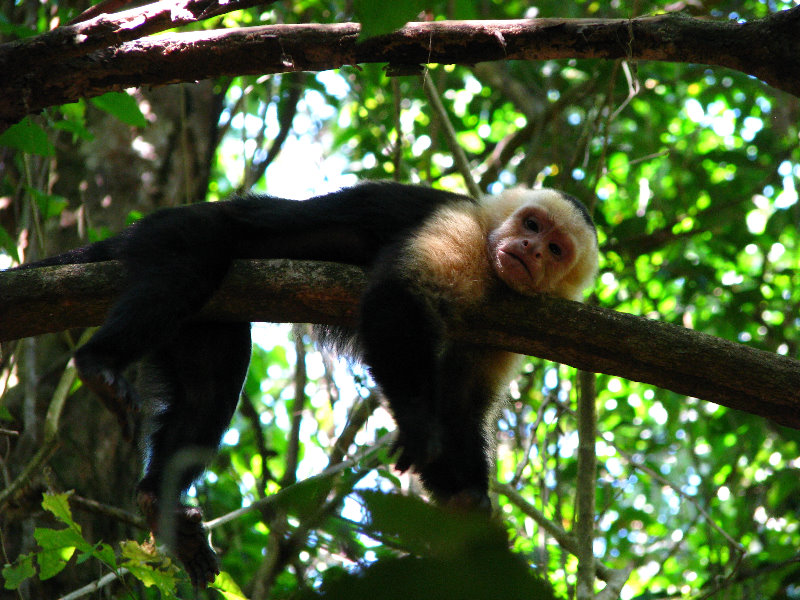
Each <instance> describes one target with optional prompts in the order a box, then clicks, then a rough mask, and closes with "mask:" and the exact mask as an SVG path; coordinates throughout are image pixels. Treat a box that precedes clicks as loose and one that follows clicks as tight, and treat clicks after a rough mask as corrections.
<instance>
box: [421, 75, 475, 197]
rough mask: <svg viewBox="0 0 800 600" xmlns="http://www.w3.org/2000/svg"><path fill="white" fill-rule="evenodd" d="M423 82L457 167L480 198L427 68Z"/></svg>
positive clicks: (469, 188)
mask: <svg viewBox="0 0 800 600" xmlns="http://www.w3.org/2000/svg"><path fill="white" fill-rule="evenodd" d="M422 83H423V86H424V87H425V94H426V95H427V96H428V102H429V103H430V105H431V108H432V109H433V117H434V119H435V120H436V121H437V122H438V123H439V126H440V127H441V128H442V131H443V132H444V136H445V137H446V138H447V145H448V146H449V147H450V152H451V153H452V155H453V160H455V161H456V167H457V168H458V171H459V173H461V177H463V178H464V183H465V184H466V186H467V189H468V190H469V193H470V195H471V196H472V197H473V198H480V197H481V196H482V195H483V194H482V193H481V189H480V188H479V187H478V184H477V183H475V179H474V178H473V177H472V172H471V170H470V167H469V161H468V160H467V155H466V154H464V149H463V148H462V147H461V145H460V144H459V143H458V138H457V137H456V130H455V129H454V128H453V124H452V123H451V122H450V119H449V118H448V117H447V111H446V110H445V108H444V105H443V104H442V100H441V99H440V98H439V92H438V91H437V90H436V86H435V85H433V81H432V80H431V78H430V77H428V70H427V69H426V70H425V72H424V73H423V74H422Z"/></svg>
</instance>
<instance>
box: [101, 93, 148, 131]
mask: <svg viewBox="0 0 800 600" xmlns="http://www.w3.org/2000/svg"><path fill="white" fill-rule="evenodd" d="M91 102H92V104H94V105H95V106H96V107H97V108H99V109H100V110H104V111H105V112H107V113H108V114H110V115H114V116H115V117H117V118H118V119H119V120H120V121H122V122H123V123H127V124H128V125H133V126H134V127H145V126H146V125H147V120H146V119H145V118H144V115H143V114H142V111H141V110H139V105H138V104H136V100H134V99H133V98H132V97H131V96H129V95H128V94H126V93H125V92H108V93H107V94H103V95H102V96H97V97H96V98H92V99H91Z"/></svg>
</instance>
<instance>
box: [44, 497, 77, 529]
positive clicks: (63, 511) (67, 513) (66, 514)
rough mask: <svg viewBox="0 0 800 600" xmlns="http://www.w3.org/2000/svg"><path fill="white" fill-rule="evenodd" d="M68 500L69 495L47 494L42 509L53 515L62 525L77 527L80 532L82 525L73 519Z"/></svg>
mask: <svg viewBox="0 0 800 600" xmlns="http://www.w3.org/2000/svg"><path fill="white" fill-rule="evenodd" d="M68 499H69V494H45V495H44V498H43V499H42V508H43V509H45V510H46V511H49V512H51V513H53V516H55V517H56V518H57V519H58V520H59V521H61V522H62V523H65V524H66V525H69V526H70V527H75V528H77V529H78V531H80V525H78V524H77V523H76V522H75V521H74V520H73V519H72V511H71V510H70V508H69V502H68Z"/></svg>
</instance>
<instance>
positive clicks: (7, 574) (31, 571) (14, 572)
mask: <svg viewBox="0 0 800 600" xmlns="http://www.w3.org/2000/svg"><path fill="white" fill-rule="evenodd" d="M34 575H36V569H35V568H34V567H33V554H23V555H22V556H19V557H17V560H15V561H14V564H13V565H6V566H5V567H3V581H4V583H3V586H4V587H5V588H6V589H7V590H16V589H17V588H18V587H19V586H20V585H21V584H22V582H24V581H25V580H26V579H30V578H31V577H33V576H34Z"/></svg>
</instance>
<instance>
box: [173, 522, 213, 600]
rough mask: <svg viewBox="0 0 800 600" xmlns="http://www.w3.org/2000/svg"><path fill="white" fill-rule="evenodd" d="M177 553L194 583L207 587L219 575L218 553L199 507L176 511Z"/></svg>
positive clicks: (175, 549) (194, 584)
mask: <svg viewBox="0 0 800 600" xmlns="http://www.w3.org/2000/svg"><path fill="white" fill-rule="evenodd" d="M173 551H174V552H175V555H176V556H177V557H178V560H180V561H181V562H182V563H183V568H184V569H186V573H188V575H189V578H190V579H191V580H192V585H193V586H195V587H200V588H205V587H206V586H207V585H208V584H209V583H214V578H216V576H217V575H219V564H218V563H217V553H216V552H214V550H213V549H212V548H211V545H210V544H209V542H208V533H206V530H205V528H204V527H203V513H202V512H201V510H200V509H199V508H194V507H189V506H181V507H180V508H179V509H178V510H177V511H176V513H175V548H174V549H173Z"/></svg>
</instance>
